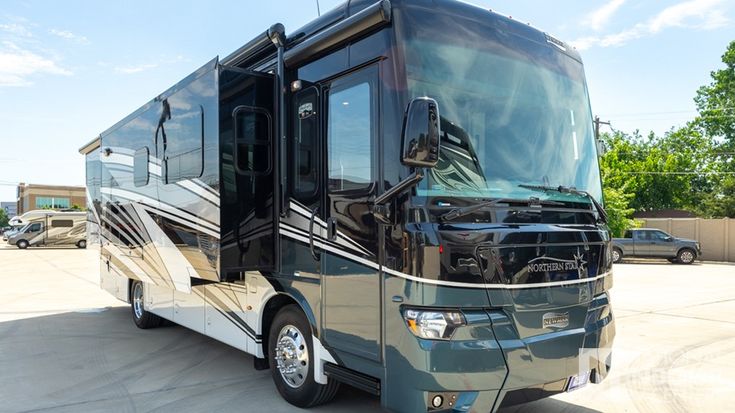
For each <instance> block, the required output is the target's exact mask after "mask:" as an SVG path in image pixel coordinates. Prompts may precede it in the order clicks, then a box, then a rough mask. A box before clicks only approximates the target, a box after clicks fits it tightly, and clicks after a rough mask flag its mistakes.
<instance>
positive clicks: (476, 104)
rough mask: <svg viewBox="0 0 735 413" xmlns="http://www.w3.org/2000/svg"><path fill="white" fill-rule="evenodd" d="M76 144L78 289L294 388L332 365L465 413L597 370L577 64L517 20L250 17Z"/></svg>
mask: <svg viewBox="0 0 735 413" xmlns="http://www.w3.org/2000/svg"><path fill="white" fill-rule="evenodd" d="M80 152H81V153H82V154H84V155H85V156H86V165H87V180H88V181H87V189H88V198H89V199H88V205H89V206H90V211H91V213H92V214H93V216H94V222H95V223H96V225H98V226H99V228H98V229H97V230H98V232H99V234H100V237H99V239H100V241H99V242H100V245H99V247H100V270H101V287H102V288H104V289H105V290H107V291H109V292H110V293H111V294H113V295H114V296H116V297H117V298H119V299H121V300H124V301H126V302H129V303H130V304H131V312H132V318H133V321H134V322H135V324H136V325H137V326H138V327H140V328H152V327H156V326H158V325H160V323H161V320H162V319H166V320H170V321H173V322H175V323H178V324H180V325H182V326H186V327H188V328H190V329H193V330H195V331H198V332H200V333H202V334H205V335H207V336H209V337H213V338H215V339H217V340H220V341H222V342H224V343H227V344H229V345H231V346H234V347H236V348H238V349H242V350H243V351H246V352H248V353H250V354H252V355H253V358H254V365H255V368H257V369H266V368H269V369H270V370H271V374H272V377H273V380H274V382H275V385H276V388H277V390H278V391H279V392H280V394H281V395H282V396H283V397H284V398H285V399H286V400H287V401H288V402H290V403H292V404H294V405H296V406H300V407H310V406H315V405H318V404H320V403H325V402H327V401H329V400H330V399H331V398H332V397H333V396H334V395H335V393H336V392H337V389H338V386H339V384H340V383H347V384H349V385H351V386H354V387H357V388H359V389H362V390H365V391H367V392H370V393H372V394H375V395H378V396H379V397H380V400H381V403H382V405H383V406H384V407H385V408H388V409H390V410H393V411H399V412H422V411H423V412H427V411H478V412H480V411H482V412H489V411H496V410H498V409H499V408H501V407H503V406H508V405H512V404H516V403H520V402H526V401H531V400H534V399H538V398H541V397H547V396H550V395H553V394H557V393H561V392H565V391H571V390H575V389H577V388H579V387H581V386H583V385H586V384H587V383H590V382H591V383H599V382H600V381H602V380H603V379H604V378H605V377H606V375H607V374H608V371H609V369H610V367H611V351H610V347H611V345H612V342H613V338H614V335H615V327H614V325H615V323H614V320H613V313H612V309H611V307H610V300H609V295H608V294H609V289H610V288H611V287H612V282H613V281H612V260H611V253H610V236H609V232H608V228H607V224H606V215H605V212H604V209H603V206H602V189H601V183H600V172H599V165H598V157H597V145H596V142H595V138H594V134H593V121H592V116H591V110H590V105H589V99H588V93H587V87H586V83H585V77H584V70H583V65H582V61H581V59H580V56H579V53H578V52H577V51H576V50H575V49H574V48H572V47H571V46H569V45H568V44H566V43H564V42H563V41H560V40H558V39H556V38H554V37H553V36H551V35H549V34H547V33H544V32H543V31H540V30H538V29H536V28H534V27H531V26H529V25H527V24H525V23H520V22H517V21H516V20H513V19H511V18H508V17H504V16H502V15H500V14H497V13H495V12H493V11H490V10H487V9H482V8H479V7H476V6H473V5H470V4H467V3H464V2H459V1H451V0H433V1H408V0H391V1H388V0H382V1H377V2H375V1H367V0H353V1H349V2H348V3H345V4H343V5H341V6H339V7H337V8H336V9H335V10H333V11H331V12H329V13H326V14H324V15H322V16H320V17H319V18H317V19H316V20H314V21H312V22H310V23H308V24H307V25H306V26H304V27H302V28H300V29H297V30H294V31H292V32H290V33H289V34H288V35H286V30H285V29H284V27H283V26H282V25H280V24H274V25H272V26H271V27H270V28H268V29H267V30H265V32H263V33H262V34H261V35H259V36H256V37H255V38H254V39H252V40H251V41H249V42H247V43H246V44H245V45H244V46H242V47H241V48H240V49H238V50H237V51H235V52H234V53H232V54H231V55H229V56H227V57H225V58H222V59H220V58H215V59H213V60H212V61H210V62H208V63H207V64H205V65H204V66H202V67H201V68H200V69H198V70H196V71H195V72H194V73H192V74H191V75H190V76H188V77H187V78H185V79H183V80H181V81H180V82H178V83H177V84H176V85H174V86H173V87H171V88H170V89H168V90H166V91H165V92H163V93H161V94H160V95H159V96H157V97H155V98H154V99H152V100H150V101H149V102H148V103H146V104H145V105H143V106H142V107H141V108H140V109H139V110H137V111H136V112H134V113H132V114H130V115H129V116H127V117H125V118H124V119H122V120H121V121H120V122H118V123H117V124H115V125H113V126H112V127H110V128H109V129H108V130H106V131H104V132H102V133H101V134H100V135H99V136H98V137H96V138H95V139H93V140H92V141H91V142H89V143H88V144H86V145H84V147H82V148H80ZM150 357H156V356H155V355H153V354H151V355H150ZM243 391H247V389H243Z"/></svg>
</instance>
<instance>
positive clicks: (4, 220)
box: [0, 208, 9, 228]
mask: <svg viewBox="0 0 735 413" xmlns="http://www.w3.org/2000/svg"><path fill="white" fill-rule="evenodd" d="M8 221H9V218H8V214H7V213H5V210H4V209H2V208H0V228H2V227H7V226H8Z"/></svg>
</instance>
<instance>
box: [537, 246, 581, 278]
mask: <svg viewBox="0 0 735 413" xmlns="http://www.w3.org/2000/svg"><path fill="white" fill-rule="evenodd" d="M573 257H574V259H573V260H565V259H561V258H554V257H538V258H534V259H532V260H530V261H528V272H529V273H541V272H555V271H577V273H578V274H579V276H580V278H581V277H582V276H586V275H587V268H585V265H586V264H587V261H585V260H584V254H583V253H580V252H579V251H577V253H576V254H574V256H573Z"/></svg>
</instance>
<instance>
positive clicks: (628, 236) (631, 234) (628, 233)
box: [623, 230, 633, 238]
mask: <svg viewBox="0 0 735 413" xmlns="http://www.w3.org/2000/svg"><path fill="white" fill-rule="evenodd" d="M623 238H633V232H632V231H630V230H628V231H625V235H623Z"/></svg>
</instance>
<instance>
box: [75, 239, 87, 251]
mask: <svg viewBox="0 0 735 413" xmlns="http://www.w3.org/2000/svg"><path fill="white" fill-rule="evenodd" d="M77 248H81V249H84V248H87V241H85V240H81V241H79V242H77Z"/></svg>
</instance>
